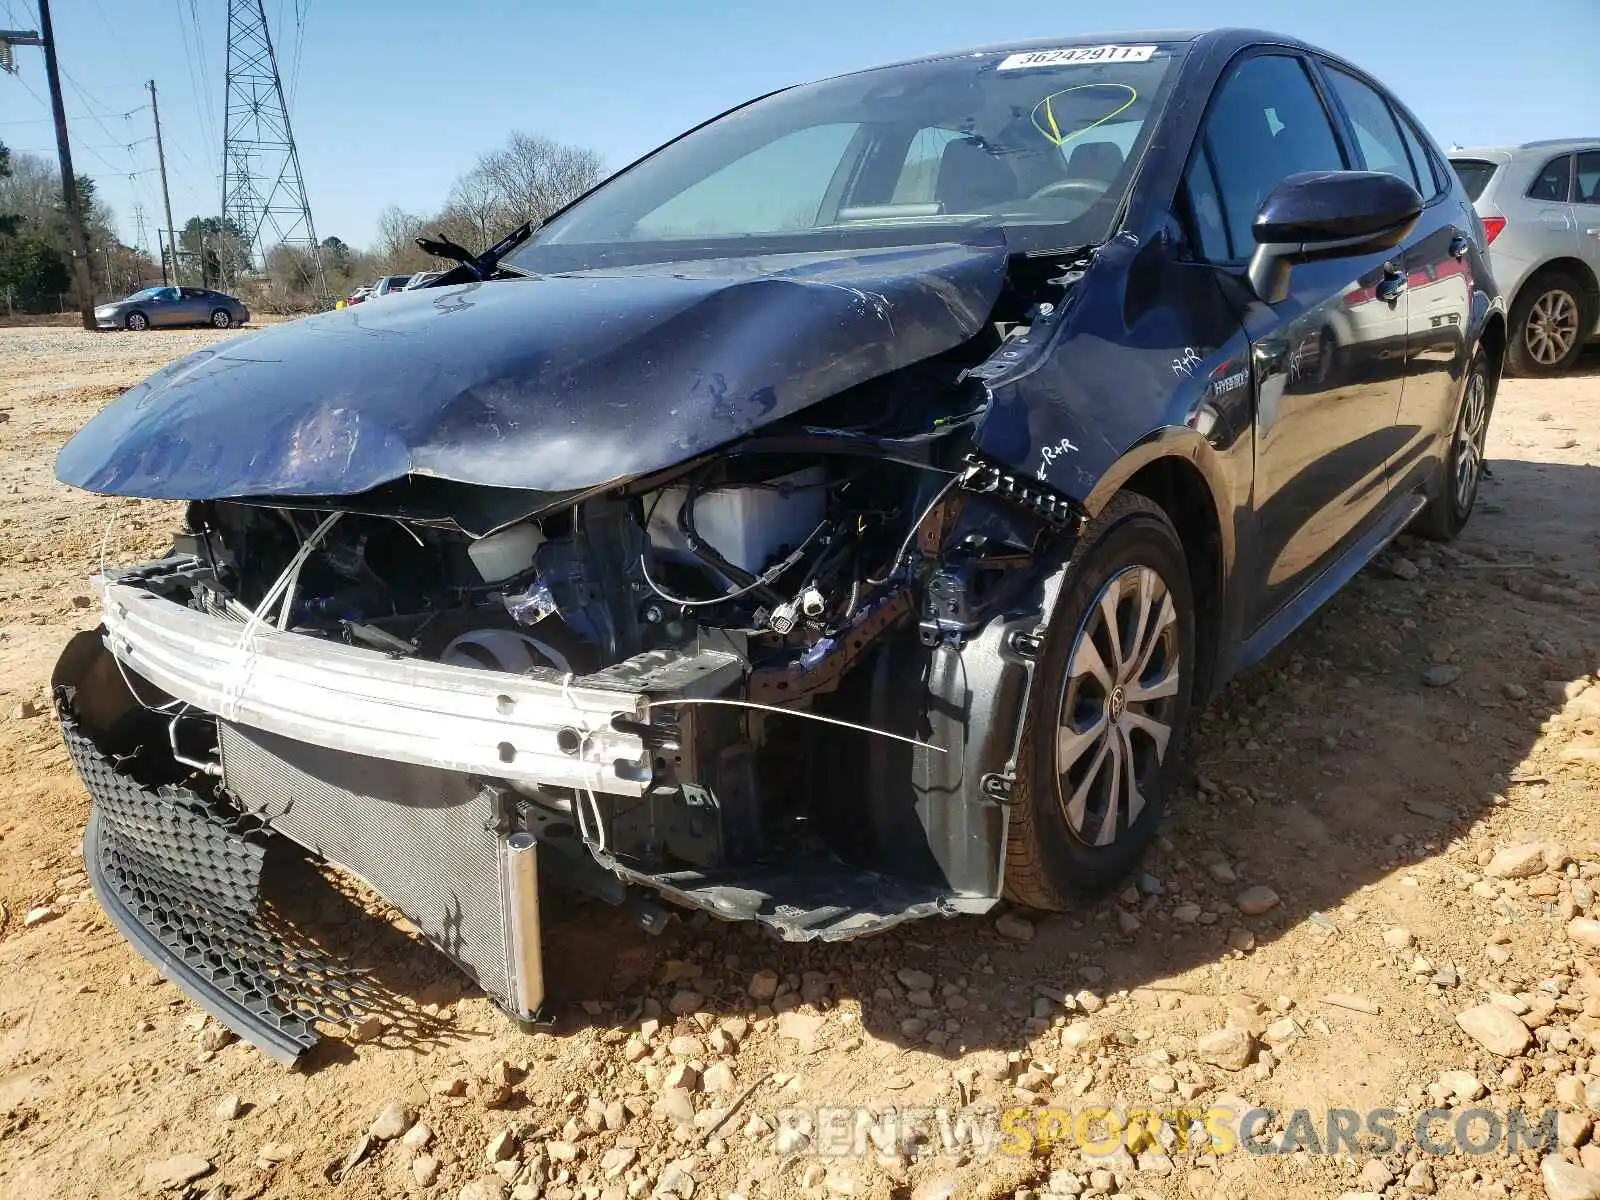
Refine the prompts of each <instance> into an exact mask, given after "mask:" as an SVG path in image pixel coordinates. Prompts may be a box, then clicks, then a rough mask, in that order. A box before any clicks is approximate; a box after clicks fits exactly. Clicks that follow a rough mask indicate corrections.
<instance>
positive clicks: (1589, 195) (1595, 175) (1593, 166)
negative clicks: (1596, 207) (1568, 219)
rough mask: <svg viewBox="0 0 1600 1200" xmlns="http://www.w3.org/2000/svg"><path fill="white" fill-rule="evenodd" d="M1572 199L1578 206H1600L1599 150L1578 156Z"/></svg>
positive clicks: (1588, 151) (1585, 152) (1587, 151)
mask: <svg viewBox="0 0 1600 1200" xmlns="http://www.w3.org/2000/svg"><path fill="white" fill-rule="evenodd" d="M1572 198H1573V199H1574V200H1575V201H1577V202H1578V203H1579V204H1600V150H1585V151H1584V152H1583V153H1582V154H1580V155H1578V176H1577V179H1576V180H1575V186H1574V188H1573V192H1572Z"/></svg>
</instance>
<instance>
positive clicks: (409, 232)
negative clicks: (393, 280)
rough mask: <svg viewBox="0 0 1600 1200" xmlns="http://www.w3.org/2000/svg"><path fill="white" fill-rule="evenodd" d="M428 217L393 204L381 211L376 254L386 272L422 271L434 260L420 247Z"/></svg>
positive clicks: (379, 263) (381, 267) (380, 265)
mask: <svg viewBox="0 0 1600 1200" xmlns="http://www.w3.org/2000/svg"><path fill="white" fill-rule="evenodd" d="M428 225H429V222H428V219H427V218H426V217H419V216H417V215H416V214H415V213H408V212H406V211H405V209H403V208H401V207H400V206H399V205H398V204H391V205H390V206H389V207H388V208H386V209H384V210H383V211H382V212H381V213H379V214H378V245H377V247H376V249H375V256H376V258H377V260H378V265H379V267H380V269H381V270H383V271H384V272H386V273H389V272H395V273H404V272H408V271H420V270H422V269H423V268H424V267H426V266H427V265H428V264H429V263H431V262H432V261H433V260H432V259H430V258H429V257H428V256H427V255H426V254H424V253H423V252H422V251H421V250H419V249H418V248H417V238H418V237H420V236H421V235H422V234H423V232H424V231H425V230H426V229H427V228H428Z"/></svg>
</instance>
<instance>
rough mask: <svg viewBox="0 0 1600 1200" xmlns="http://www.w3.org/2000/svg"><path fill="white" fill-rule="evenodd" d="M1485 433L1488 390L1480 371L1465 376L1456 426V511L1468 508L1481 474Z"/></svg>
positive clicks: (1470, 506)
mask: <svg viewBox="0 0 1600 1200" xmlns="http://www.w3.org/2000/svg"><path fill="white" fill-rule="evenodd" d="M1488 431H1489V389H1488V387H1487V386H1486V385H1485V383H1484V379H1483V372H1482V371H1473V372H1472V374H1471V375H1469V376H1468V377H1467V394H1466V396H1465V398H1464V399H1463V400H1462V403H1461V420H1460V421H1459V422H1458V423H1457V425H1456V496H1455V499H1456V512H1458V513H1463V514H1465V513H1467V512H1470V511H1471V509H1472V501H1473V498H1474V497H1475V496H1476V495H1477V492H1478V480H1479V479H1480V478H1481V477H1482V475H1483V445H1484V440H1485V438H1486V437H1487V436H1488Z"/></svg>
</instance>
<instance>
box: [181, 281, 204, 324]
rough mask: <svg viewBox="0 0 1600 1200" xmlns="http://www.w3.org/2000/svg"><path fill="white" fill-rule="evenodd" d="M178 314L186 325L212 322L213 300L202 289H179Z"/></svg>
mask: <svg viewBox="0 0 1600 1200" xmlns="http://www.w3.org/2000/svg"><path fill="white" fill-rule="evenodd" d="M178 292H179V295H180V297H181V299H180V300H179V301H178V312H179V315H180V318H181V320H182V321H183V323H184V324H185V325H202V324H204V323H206V322H208V321H210V320H211V299H210V296H209V295H208V294H207V293H206V292H205V291H204V290H202V289H201V288H187V287H186V288H179V289H178Z"/></svg>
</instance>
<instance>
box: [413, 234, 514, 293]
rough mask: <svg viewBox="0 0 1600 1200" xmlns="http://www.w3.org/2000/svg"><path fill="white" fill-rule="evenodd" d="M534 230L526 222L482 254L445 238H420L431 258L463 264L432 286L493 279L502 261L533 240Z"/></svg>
mask: <svg viewBox="0 0 1600 1200" xmlns="http://www.w3.org/2000/svg"><path fill="white" fill-rule="evenodd" d="M533 228H534V226H533V222H532V221H524V222H523V223H522V224H521V225H518V226H517V227H516V228H515V229H513V230H512V231H511V232H510V233H508V234H506V236H505V237H503V238H501V239H500V240H499V241H498V242H496V243H495V244H494V245H492V246H490V247H489V248H488V249H487V250H485V251H484V252H483V253H482V254H474V253H473V252H472V251H471V250H468V249H467V248H466V247H465V246H459V245H457V244H456V243H455V242H452V241H451V240H450V239H449V238H447V237H445V236H444V235H443V234H440V235H439V236H438V237H436V238H421V237H419V238H418V239H417V245H418V246H419V247H421V249H422V251H423V253H425V254H431V255H433V256H434V257H435V258H448V259H451V260H453V261H455V262H458V263H460V264H461V266H460V267H458V268H456V269H454V270H450V271H446V272H445V273H444V274H443V275H441V276H440V277H439V278H438V279H437V280H435V281H434V284H433V286H435V287H438V286H442V285H444V284H447V283H466V282H469V281H470V280H474V279H492V278H493V277H494V273H495V270H496V269H497V268H498V267H499V266H500V260H501V259H502V258H504V257H505V256H506V255H508V254H510V253H511V252H512V251H513V250H515V249H516V248H517V247H518V246H520V245H522V243H523V242H525V241H527V240H528V239H529V238H531V237H532V236H533Z"/></svg>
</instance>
